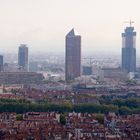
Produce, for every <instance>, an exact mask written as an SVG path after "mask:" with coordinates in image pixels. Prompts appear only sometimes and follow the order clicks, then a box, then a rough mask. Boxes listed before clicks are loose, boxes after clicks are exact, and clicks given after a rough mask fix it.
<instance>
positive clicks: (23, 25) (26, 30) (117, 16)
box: [0, 0, 140, 54]
mask: <svg viewBox="0 0 140 140" xmlns="http://www.w3.org/2000/svg"><path fill="white" fill-rule="evenodd" d="M130 19H132V20H134V21H135V24H134V26H135V30H136V31H137V49H139V47H140V34H139V33H140V0H0V52H6V51H8V52H9V51H10V52H11V51H12V50H13V51H17V48H18V45H19V44H20V43H25V44H28V45H29V47H30V52H31V51H32V52H34V51H42V52H44V51H46V52H49V51H52V52H53V51H54V52H56V51H58V52H61V51H64V48H65V40H64V39H65V35H66V34H67V32H69V30H71V28H73V27H74V28H75V29H76V30H77V31H78V32H79V34H81V36H82V50H83V51H85V52H88V51H89V52H91V51H93V54H94V51H106V52H107V51H112V52H115V51H116V52H118V53H119V52H120V49H121V32H123V30H124V27H125V26H127V25H128V24H126V23H124V21H127V20H130Z"/></svg>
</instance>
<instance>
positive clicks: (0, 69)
mask: <svg viewBox="0 0 140 140" xmlns="http://www.w3.org/2000/svg"><path fill="white" fill-rule="evenodd" d="M3 67H4V66H3V55H0V71H3V70H4V68H3Z"/></svg>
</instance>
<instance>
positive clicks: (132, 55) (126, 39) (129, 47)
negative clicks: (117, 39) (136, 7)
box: [122, 21, 136, 72]
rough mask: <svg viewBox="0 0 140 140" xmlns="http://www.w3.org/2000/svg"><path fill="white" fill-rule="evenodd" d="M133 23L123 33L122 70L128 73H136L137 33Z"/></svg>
mask: <svg viewBox="0 0 140 140" xmlns="http://www.w3.org/2000/svg"><path fill="white" fill-rule="evenodd" d="M131 23H132V22H131V21H130V26H129V27H126V28H125V32H124V33H122V69H123V70H125V71H127V72H135V71H136V32H135V31H134V27H132V26H131Z"/></svg>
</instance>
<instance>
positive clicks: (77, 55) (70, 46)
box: [65, 29, 81, 81]
mask: <svg viewBox="0 0 140 140" xmlns="http://www.w3.org/2000/svg"><path fill="white" fill-rule="evenodd" d="M65 54H66V56H65V80H66V81H70V80H74V79H75V78H77V77H79V76H80V75H81V36H80V35H79V34H78V33H77V31H75V29H72V30H71V31H70V32H69V33H68V34H67V35H66V53H65Z"/></svg>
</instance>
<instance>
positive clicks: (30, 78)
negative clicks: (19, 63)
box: [0, 72, 44, 84]
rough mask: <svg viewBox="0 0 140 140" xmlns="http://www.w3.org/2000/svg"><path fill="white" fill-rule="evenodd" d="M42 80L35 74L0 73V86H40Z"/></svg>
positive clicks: (41, 75)
mask: <svg viewBox="0 0 140 140" xmlns="http://www.w3.org/2000/svg"><path fill="white" fill-rule="evenodd" d="M43 79H44V76H43V74H41V73H35V72H0V84H42V82H43Z"/></svg>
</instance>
